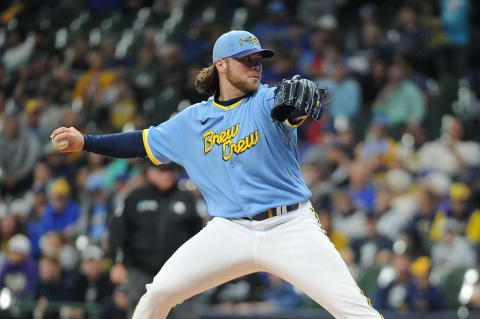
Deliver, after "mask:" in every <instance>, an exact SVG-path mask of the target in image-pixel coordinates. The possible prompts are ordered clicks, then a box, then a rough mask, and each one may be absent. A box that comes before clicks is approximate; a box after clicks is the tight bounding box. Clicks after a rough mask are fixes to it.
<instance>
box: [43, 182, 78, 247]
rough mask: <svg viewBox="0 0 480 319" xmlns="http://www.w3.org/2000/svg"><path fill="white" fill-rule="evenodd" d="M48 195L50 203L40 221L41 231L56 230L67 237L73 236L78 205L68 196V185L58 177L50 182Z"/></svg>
mask: <svg viewBox="0 0 480 319" xmlns="http://www.w3.org/2000/svg"><path fill="white" fill-rule="evenodd" d="M50 195H51V200H50V204H48V206H47V208H46V209H45V213H44V214H43V216H42V219H41V221H40V223H41V228H42V231H43V233H44V234H45V233H48V232H50V231H58V232H61V233H63V234H64V235H66V236H67V237H71V236H73V235H74V232H75V228H74V227H75V223H76V221H77V218H78V216H79V212H80V206H79V205H78V203H76V202H74V201H73V200H72V199H71V198H70V185H69V184H68V182H67V181H66V180H65V179H63V178H59V179H57V180H56V181H55V182H54V183H53V184H52V186H51V189H50Z"/></svg>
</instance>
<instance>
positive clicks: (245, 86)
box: [227, 69, 260, 94]
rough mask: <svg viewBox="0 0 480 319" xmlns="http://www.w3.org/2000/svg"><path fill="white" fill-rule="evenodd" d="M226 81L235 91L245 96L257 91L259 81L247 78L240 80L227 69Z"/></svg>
mask: <svg viewBox="0 0 480 319" xmlns="http://www.w3.org/2000/svg"><path fill="white" fill-rule="evenodd" d="M227 80H228V81H229V82H230V83H231V84H232V85H233V86H234V87H235V88H237V89H239V90H240V91H242V92H243V93H245V94H248V93H251V92H253V91H255V90H256V89H258V84H259V83H260V80H258V81H254V80H253V79H251V78H250V79H249V78H248V77H245V78H241V77H239V76H236V75H234V74H233V72H232V71H231V70H230V69H227Z"/></svg>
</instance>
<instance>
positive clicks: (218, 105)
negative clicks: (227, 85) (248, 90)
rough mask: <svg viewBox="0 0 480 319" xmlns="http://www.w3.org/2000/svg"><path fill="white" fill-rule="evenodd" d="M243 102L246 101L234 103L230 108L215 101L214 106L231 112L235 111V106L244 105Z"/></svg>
mask: <svg viewBox="0 0 480 319" xmlns="http://www.w3.org/2000/svg"><path fill="white" fill-rule="evenodd" d="M243 100H245V99H241V100H240V101H238V102H235V103H233V104H232V105H230V106H223V105H221V104H218V103H217V102H215V100H213V105H215V106H216V107H219V108H221V109H222V110H231V109H233V108H234V107H235V106H237V105H240V103H242V102H243Z"/></svg>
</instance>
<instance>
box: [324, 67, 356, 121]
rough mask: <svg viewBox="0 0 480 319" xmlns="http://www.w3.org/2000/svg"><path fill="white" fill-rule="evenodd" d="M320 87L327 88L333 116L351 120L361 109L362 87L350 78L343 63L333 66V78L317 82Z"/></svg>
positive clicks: (330, 110)
mask: <svg viewBox="0 0 480 319" xmlns="http://www.w3.org/2000/svg"><path fill="white" fill-rule="evenodd" d="M317 85H318V86H319V87H327V88H328V92H329V94H330V106H329V112H330V114H331V115H332V116H334V117H335V116H340V115H341V116H345V117H347V118H349V119H351V118H352V117H353V116H354V115H355V114H356V113H357V112H358V109H359V108H360V104H361V101H362V91H361V89H360V85H359V84H358V82H357V81H356V80H355V79H354V78H351V77H349V76H348V70H347V66H346V65H345V64H344V63H343V62H340V61H338V62H336V63H335V64H334V65H333V70H332V72H331V76H329V77H328V78H326V79H322V80H320V81H318V82H317Z"/></svg>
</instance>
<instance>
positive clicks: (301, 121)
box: [285, 117, 307, 127]
mask: <svg viewBox="0 0 480 319" xmlns="http://www.w3.org/2000/svg"><path fill="white" fill-rule="evenodd" d="M306 119H307V117H305V118H304V119H302V120H300V122H298V123H297V124H292V123H290V121H289V120H288V119H286V120H285V122H287V125H288V126H290V127H299V126H300V125H302V124H303V122H305V120H306Z"/></svg>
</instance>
